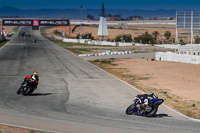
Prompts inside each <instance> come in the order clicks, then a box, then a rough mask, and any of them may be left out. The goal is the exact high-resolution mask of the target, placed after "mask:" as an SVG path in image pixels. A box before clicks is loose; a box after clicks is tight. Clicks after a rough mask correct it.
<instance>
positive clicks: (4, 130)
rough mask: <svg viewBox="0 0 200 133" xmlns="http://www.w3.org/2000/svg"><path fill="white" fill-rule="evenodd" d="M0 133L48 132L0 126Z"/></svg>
mask: <svg viewBox="0 0 200 133" xmlns="http://www.w3.org/2000/svg"><path fill="white" fill-rule="evenodd" d="M0 133H48V132H44V131H36V130H30V129H24V128H18V127H13V126H6V125H0Z"/></svg>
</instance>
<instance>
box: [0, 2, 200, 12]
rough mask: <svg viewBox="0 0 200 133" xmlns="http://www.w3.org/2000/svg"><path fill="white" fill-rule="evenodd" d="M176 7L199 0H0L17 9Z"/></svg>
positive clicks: (190, 6)
mask: <svg viewBox="0 0 200 133" xmlns="http://www.w3.org/2000/svg"><path fill="white" fill-rule="evenodd" d="M102 2H104V4H105V8H112V9H129V10H132V9H152V10H155V9H177V10H200V0H0V7H2V6H12V7H17V8H19V9H39V8H62V9H64V8H72V9H74V8H77V9H78V8H80V5H83V6H84V8H93V9H97V8H98V9H100V8H101V4H102Z"/></svg>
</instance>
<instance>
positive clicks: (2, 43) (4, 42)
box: [0, 40, 10, 47]
mask: <svg viewBox="0 0 200 133" xmlns="http://www.w3.org/2000/svg"><path fill="white" fill-rule="evenodd" d="M9 41H10V40H5V41H2V42H0V47H2V46H3V45H5V44H6V43H7V42H9Z"/></svg>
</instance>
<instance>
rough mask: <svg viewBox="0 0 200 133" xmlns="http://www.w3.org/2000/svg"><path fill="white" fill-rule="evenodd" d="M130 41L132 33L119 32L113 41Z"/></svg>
mask: <svg viewBox="0 0 200 133" xmlns="http://www.w3.org/2000/svg"><path fill="white" fill-rule="evenodd" d="M123 41H125V42H132V41H133V39H132V35H131V34H121V35H117V36H116V37H115V42H123Z"/></svg>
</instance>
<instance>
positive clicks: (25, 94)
mask: <svg viewBox="0 0 200 133" xmlns="http://www.w3.org/2000/svg"><path fill="white" fill-rule="evenodd" d="M31 91H32V88H31V87H29V86H27V87H25V88H24V90H23V95H24V96H27V95H29V94H31Z"/></svg>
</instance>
